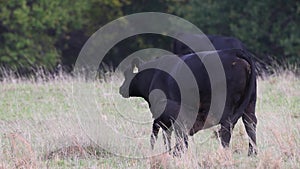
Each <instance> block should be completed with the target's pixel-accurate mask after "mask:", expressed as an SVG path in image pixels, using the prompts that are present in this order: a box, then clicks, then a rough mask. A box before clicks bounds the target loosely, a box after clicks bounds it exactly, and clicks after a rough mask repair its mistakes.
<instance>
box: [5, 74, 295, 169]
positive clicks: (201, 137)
mask: <svg viewBox="0 0 300 169" xmlns="http://www.w3.org/2000/svg"><path fill="white" fill-rule="evenodd" d="M121 83H122V78H121V76H112V77H111V78H110V79H107V82H106V83H104V82H84V81H83V80H80V79H72V78H70V77H68V76H63V77H59V78H57V79H56V80H50V81H49V80H48V81H47V82H45V81H43V80H42V79H37V80H35V81H34V82H33V81H30V80H17V79H15V78H13V77H7V78H6V79H5V80H4V81H3V82H0V169H2V168H3V169H4V168H298V167H299V166H300V146H299V145H300V79H299V77H296V76H295V75H293V74H292V73H289V72H283V73H280V74H278V75H273V76H270V77H267V78H265V79H264V80H262V79H258V102H257V107H256V110H257V117H258V126H257V141H258V149H259V154H258V156H257V157H248V156H247V150H248V138H247V135H246V133H245V130H244V127H243V124H242V122H241V120H239V122H238V124H237V125H236V127H235V129H234V133H233V137H232V140H231V144H230V149H228V150H224V149H222V148H221V147H220V144H219V140H218V139H217V138H216V137H215V135H214V131H216V130H217V129H218V127H213V128H210V129H207V130H203V131H200V132H198V133H197V134H195V136H194V137H193V138H190V146H189V150H188V151H187V152H186V153H185V154H184V155H182V156H181V157H180V158H173V157H171V156H169V155H168V154H167V153H162V154H159V152H160V151H163V149H164V148H163V146H162V135H161V134H159V140H158V143H157V144H156V147H155V149H156V150H155V152H156V153H158V155H156V156H153V157H150V158H146V156H148V155H149V154H151V152H149V149H150V147H149V144H150V143H149V138H150V133H151V114H150V112H149V110H148V107H147V104H145V102H144V101H143V100H141V99H137V98H135V99H134V98H133V99H123V98H122V97H121V96H120V95H119V94H118V87H119V86H120V84H121ZM78 91H80V92H78ZM78 96H79V97H78ZM78 98H79V99H78ZM82 105H83V107H80V106H82ZM84 105H89V106H91V105H93V106H91V107H89V106H86V107H85V106H84ZM87 112H90V113H88V114H84V113H87ZM96 116H97V117H96ZM85 117H87V118H85ZM88 117H94V119H93V118H92V120H94V121H90V120H91V118H88ZM97 118H99V119H101V120H100V121H101V123H103V124H104V123H105V125H108V126H109V128H110V129H111V130H112V131H117V133H119V135H121V136H122V135H129V136H130V137H131V138H130V139H131V140H134V141H135V142H133V141H130V139H126V138H125V139H124V140H121V139H120V138H121V137H116V136H115V135H110V134H111V133H110V132H109V131H105V130H99V129H97V127H100V128H101V127H103V126H101V125H100V126H97V125H91V124H94V123H97V122H99V121H97ZM79 119H80V120H81V121H80V120H79ZM95 119H96V120H95ZM99 119H98V120H99ZM140 119H142V120H143V122H144V123H136V120H140ZM83 126H84V127H83ZM88 127H90V128H88ZM87 130H88V132H89V131H91V132H90V133H92V134H93V135H94V134H96V135H97V134H98V136H99V138H102V139H103V142H101V143H102V144H101V146H97V145H96V144H95V142H94V141H93V138H91V137H92V136H91V135H89V134H87V132H86V131H87ZM103 131H104V132H103ZM102 133H104V135H103V134H102ZM105 134H106V135H105ZM114 138H115V139H114ZM137 138H141V139H140V141H136V140H138V139H137ZM110 139H111V140H110ZM173 142H174V140H173ZM137 144H138V145H137ZM116 153H120V154H121V156H120V155H119V156H118V155H115V154H116ZM152 153H153V152H152ZM124 156H127V157H124ZM128 157H130V158H128ZM134 157H138V158H134ZM142 157H144V158H142Z"/></svg>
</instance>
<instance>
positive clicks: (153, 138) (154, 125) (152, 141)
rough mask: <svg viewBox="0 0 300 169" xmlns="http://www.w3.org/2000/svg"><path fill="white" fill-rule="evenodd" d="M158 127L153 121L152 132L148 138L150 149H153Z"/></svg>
mask: <svg viewBox="0 0 300 169" xmlns="http://www.w3.org/2000/svg"><path fill="white" fill-rule="evenodd" d="M159 129H160V126H159V125H158V124H157V123H156V122H153V125H152V134H151V138H150V144H151V148H152V150H153V149H154V144H155V142H156V140H157V135H158V132H159Z"/></svg>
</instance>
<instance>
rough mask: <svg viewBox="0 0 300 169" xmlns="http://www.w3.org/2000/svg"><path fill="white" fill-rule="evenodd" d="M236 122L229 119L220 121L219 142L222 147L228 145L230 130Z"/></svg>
mask: <svg viewBox="0 0 300 169" xmlns="http://www.w3.org/2000/svg"><path fill="white" fill-rule="evenodd" d="M236 122H237V121H234V122H232V121H230V120H227V121H225V122H223V123H221V129H220V130H219V135H220V138H221V144H222V146H223V147H224V148H226V147H229V143H230V139H231V134H232V130H233V128H234V126H235V124H236Z"/></svg>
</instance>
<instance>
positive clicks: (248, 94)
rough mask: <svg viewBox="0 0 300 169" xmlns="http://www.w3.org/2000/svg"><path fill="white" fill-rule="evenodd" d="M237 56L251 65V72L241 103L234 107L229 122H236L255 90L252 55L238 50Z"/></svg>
mask: <svg viewBox="0 0 300 169" xmlns="http://www.w3.org/2000/svg"><path fill="white" fill-rule="evenodd" d="M237 56H238V57H239V58H242V59H244V60H246V61H247V62H248V63H249V64H250V67H251V72H250V78H249V79H248V84H247V86H248V87H247V88H246V92H245V95H244V97H243V101H242V103H241V104H240V105H239V107H237V108H236V109H235V113H234V115H233V116H232V118H231V122H236V121H237V120H238V119H239V118H240V117H241V116H242V115H243V114H244V111H245V109H246V107H247V106H248V105H249V103H250V100H251V96H252V93H253V92H254V91H255V87H256V71H255V64H254V62H253V60H252V57H251V56H250V55H249V54H248V53H247V51H243V50H239V52H238V53H237Z"/></svg>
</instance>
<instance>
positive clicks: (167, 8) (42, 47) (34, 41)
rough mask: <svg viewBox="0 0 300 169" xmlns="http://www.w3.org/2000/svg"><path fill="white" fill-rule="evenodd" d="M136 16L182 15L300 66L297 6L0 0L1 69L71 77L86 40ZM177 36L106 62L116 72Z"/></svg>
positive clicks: (147, 38) (279, 1) (276, 1)
mask: <svg viewBox="0 0 300 169" xmlns="http://www.w3.org/2000/svg"><path fill="white" fill-rule="evenodd" d="M137 12H165V13H169V14H174V15H177V16H179V17H182V18H184V19H186V20H188V21H190V22H192V23H193V24H195V25H196V26H198V27H199V28H200V29H201V30H202V31H203V32H204V33H205V34H215V35H223V36H233V37H236V38H238V39H240V40H241V41H242V42H243V43H244V44H245V45H246V46H247V48H248V49H249V50H251V51H252V52H254V53H255V54H257V57H258V58H259V59H260V60H261V61H263V63H264V64H266V65H268V69H269V68H272V69H293V70H296V71H297V70H298V69H297V68H299V67H300V66H299V65H300V29H299V25H300V1H296V0H265V1H258V0H253V1H240V0H223V1H206V0H205V1H204V0H151V1H150V0H89V1H73V0H64V1H58V0H54V1H49V0H9V1H8V0H0V67H1V68H2V71H1V72H2V73H1V76H3V72H4V71H3V70H5V72H7V70H9V71H10V72H13V73H15V74H17V75H19V76H27V75H29V74H32V73H34V72H35V71H36V70H37V69H43V70H46V71H47V72H55V71H57V70H58V69H60V70H63V71H64V72H71V70H72V67H73V65H74V63H75V61H76V58H77V56H78V54H79V52H80V50H81V48H82V46H83V45H84V43H85V42H86V41H87V39H88V37H89V36H91V35H92V33H94V32H95V31H97V30H98V29H99V28H101V26H103V25H105V24H107V23H108V22H110V21H112V20H114V19H117V18H119V17H121V16H124V15H128V14H133V13H137ZM171 43H172V38H170V37H166V36H161V35H154V34H145V35H140V36H134V37H130V38H127V39H125V40H123V41H121V42H120V43H118V44H117V45H116V46H115V47H114V48H112V49H111V50H110V51H109V53H108V54H107V56H106V57H105V60H104V61H105V63H106V64H107V65H109V66H110V67H111V68H112V69H111V70H113V69H114V67H115V66H116V65H117V64H118V63H119V61H120V60H122V59H123V58H125V57H126V56H127V55H129V54H131V53H132V52H134V51H137V50H140V49H144V48H149V47H156V48H162V49H166V50H169V51H171V48H172V45H171Z"/></svg>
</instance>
